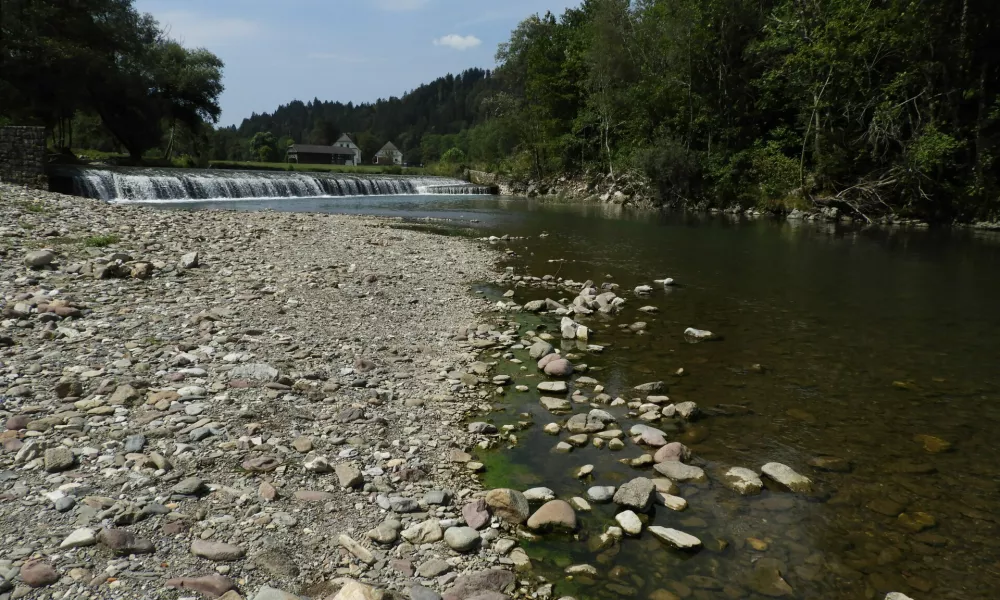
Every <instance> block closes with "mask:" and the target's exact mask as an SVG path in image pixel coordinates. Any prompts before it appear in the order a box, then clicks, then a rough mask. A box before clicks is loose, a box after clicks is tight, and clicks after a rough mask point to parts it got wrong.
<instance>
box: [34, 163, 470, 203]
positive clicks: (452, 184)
mask: <svg viewBox="0 0 1000 600" xmlns="http://www.w3.org/2000/svg"><path fill="white" fill-rule="evenodd" d="M54 176H55V177H58V178H63V179H67V180H68V181H69V185H68V186H67V187H68V188H69V189H70V190H71V191H72V193H73V194H75V195H77V196H85V197H87V198H97V199H100V200H106V201H108V202H156V201H161V202H170V201H186V200H236V199H244V198H247V199H249V198H325V197H339V196H387V195H393V196H402V195H418V194H438V195H453V194H489V193H490V189H489V188H488V187H486V186H480V185H474V184H471V183H469V182H467V181H462V180H460V179H453V178H449V177H424V176H421V177H408V176H406V175H364V174H358V175H354V174H342V173H307V172H269V171H219V170H195V169H146V168H126V167H112V168H101V169H95V168H79V169H78V168H61V169H60V170H59V171H58V172H56V173H55V174H54Z"/></svg>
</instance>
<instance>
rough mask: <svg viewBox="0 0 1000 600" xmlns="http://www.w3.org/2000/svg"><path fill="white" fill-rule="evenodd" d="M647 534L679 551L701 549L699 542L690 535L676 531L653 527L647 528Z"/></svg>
mask: <svg viewBox="0 0 1000 600" xmlns="http://www.w3.org/2000/svg"><path fill="white" fill-rule="evenodd" d="M649 533H651V534H653V537H655V538H656V539H658V540H660V541H661V542H665V543H667V544H670V545H671V546H673V547H674V548H678V549H680V550H693V549H695V548H700V547H701V540H699V539H698V538H696V537H694V536H693V535H691V534H688V533H684V532H683V531H678V530H677V529H671V528H669V527H660V526H659V525H653V526H650V527H649Z"/></svg>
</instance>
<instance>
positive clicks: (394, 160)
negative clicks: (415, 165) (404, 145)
mask: <svg viewBox="0 0 1000 600" xmlns="http://www.w3.org/2000/svg"><path fill="white" fill-rule="evenodd" d="M390 163H391V164H394V165H401V164H403V153H402V152H400V151H399V150H395V151H393V150H387V151H386V150H383V151H379V153H378V154H376V155H375V164H377V165H386V164H390Z"/></svg>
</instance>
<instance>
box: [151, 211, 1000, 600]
mask: <svg viewBox="0 0 1000 600" xmlns="http://www.w3.org/2000/svg"><path fill="white" fill-rule="evenodd" d="M160 206H163V207H164V208H183V209H188V210H193V209H199V208H230V209H237V210H246V209H261V208H271V209H274V210H295V211H310V212H338V213H363V214H379V215H388V216H401V217H406V218H413V219H419V218H425V217H431V218H435V219H448V220H449V223H450V224H452V225H455V226H458V227H459V229H461V230H464V231H469V229H470V228H472V230H473V231H474V235H477V236H485V235H498V236H499V235H503V234H508V235H511V236H517V237H523V238H524V239H518V240H513V241H510V242H506V243H502V244H500V245H501V247H503V248H509V249H511V250H513V251H514V252H515V253H516V256H515V257H514V258H513V259H512V260H511V261H510V262H508V263H507V264H509V265H511V266H513V267H514V268H515V272H516V273H518V274H530V275H536V276H542V275H546V274H552V275H558V276H559V277H566V278H571V279H573V280H576V281H585V280H587V279H593V280H594V281H595V282H596V283H597V284H598V285H600V283H602V282H605V281H608V282H614V283H617V284H619V285H620V286H621V291H620V294H621V295H623V296H625V297H627V298H628V303H627V305H626V306H625V308H624V310H623V311H622V313H621V314H619V315H617V316H615V317H604V318H598V317H593V318H590V319H588V320H586V321H584V322H585V323H586V324H587V325H588V326H590V327H591V329H592V330H593V331H594V334H593V337H592V341H593V342H594V343H598V344H601V345H605V346H606V350H605V351H604V352H603V353H601V354H587V353H581V354H583V355H584V356H583V358H581V359H580V360H581V361H582V362H586V363H587V364H588V365H589V366H590V367H591V369H592V371H591V372H588V373H587V375H588V376H590V377H594V378H596V379H598V380H599V381H600V382H601V383H602V384H603V385H604V386H605V387H606V388H607V391H608V393H610V394H611V395H612V396H614V395H618V394H621V395H623V396H624V397H626V398H627V399H631V398H633V397H636V396H637V394H635V393H634V392H631V388H632V386H634V385H637V384H640V383H643V382H646V381H651V380H664V381H665V382H667V384H668V386H669V391H668V392H667V395H669V396H670V399H671V401H672V402H682V401H688V400H691V401H695V402H697V403H698V405H699V406H700V407H701V408H702V411H703V413H704V416H703V417H702V418H701V419H699V420H697V421H694V422H693V423H688V424H678V425H674V424H670V423H661V424H658V426H659V427H662V428H663V429H665V430H667V431H668V433H670V434H671V436H672V437H673V439H678V440H681V441H683V442H684V443H686V445H687V446H688V447H689V448H690V449H691V450H692V452H693V454H694V459H693V460H692V463H693V464H696V465H698V466H701V467H703V468H704V469H705V471H706V472H707V473H708V476H709V482H708V483H705V484H692V485H681V487H680V492H679V495H680V496H682V497H684V498H685V499H687V501H688V508H687V510H685V511H683V512H673V511H670V510H667V509H665V508H664V507H662V506H657V507H655V509H654V512H652V513H651V514H650V521H649V524H651V525H652V524H656V525H663V526H667V527H673V528H676V529H680V530H683V531H685V532H688V533H691V534H693V535H696V536H698V537H699V538H700V539H701V540H702V542H703V543H704V548H703V549H702V550H701V551H700V552H697V553H694V554H688V553H680V552H678V551H674V550H671V549H669V548H667V547H666V546H664V545H662V544H661V543H659V542H658V541H656V540H655V539H653V538H652V537H651V536H650V535H649V534H648V533H643V535H642V536H641V537H639V538H626V539H625V540H623V542H622V543H621V544H620V545H617V546H614V547H612V548H610V549H606V548H598V547H597V544H596V541H597V536H598V535H599V534H600V533H601V532H603V531H604V530H605V529H606V527H607V526H608V525H612V524H614V520H613V518H614V512H615V510H614V508H613V506H611V505H600V506H599V505H594V506H593V509H594V510H593V512H591V513H581V514H580V515H579V517H580V521H581V531H580V532H579V533H578V535H577V536H576V537H575V538H573V537H570V536H558V535H549V536H546V537H544V538H543V539H542V540H541V541H539V542H528V543H525V544H524V546H525V548H526V550H527V551H528V554H529V555H530V556H531V557H532V560H533V564H534V570H533V573H534V574H537V575H543V576H545V577H547V578H548V579H549V581H552V582H553V583H555V584H556V597H559V596H563V595H573V596H575V597H576V598H578V599H579V600H584V599H588V598H625V597H635V598H650V599H651V600H671V599H673V598H694V599H699V600H700V599H717V598H718V599H723V598H764V597H769V596H770V597H774V596H779V595H787V596H788V597H794V598H807V599H828V598H829V599H845V600H846V599H853V598H882V597H883V596H884V595H885V594H886V593H887V592H890V591H898V592H903V593H906V594H908V595H909V596H911V597H913V598H915V599H917V600H923V599H930V598H949V599H952V598H953V599H963V600H968V599H979V598H983V599H988V598H1000V526H998V524H1000V452H998V449H1000V441H998V440H1000V343H998V339H997V337H998V334H1000V278H998V277H997V276H996V273H997V266H998V265H1000V239H998V238H996V237H993V236H989V235H979V234H973V233H970V232H961V231H954V232H950V231H910V232H906V231H893V230H885V229H878V230H861V229H857V228H849V227H836V226H832V225H821V224H806V223H802V224H795V223H792V222H773V221H769V220H760V221H742V222H739V221H732V220H729V219H725V218H721V217H707V216H690V215H688V216H684V215H652V214H638V215H635V214H628V213H624V212H622V211H620V210H617V209H615V208H608V207H598V206H582V207H581V206H570V205H552V204H549V205H546V204H542V203H538V202H534V201H529V200H525V199H511V198H500V199H498V198H492V197H469V196H460V197H446V196H440V197H413V196H401V197H380V198H359V199H303V200H278V201H273V200H261V201H240V202H218V203H211V202H202V203H186V204H183V205H162V204H161V205H160ZM543 233H545V234H548V235H547V236H544V237H540V234H543ZM553 261H557V262H553ZM664 277H672V278H674V279H675V280H676V282H677V283H678V284H679V285H677V286H676V287H674V288H671V289H670V290H666V289H664V288H662V287H659V286H654V292H653V293H652V295H651V296H649V297H648V298H641V299H640V298H635V297H634V296H633V294H632V293H631V290H632V289H633V288H634V287H635V286H636V285H639V284H652V282H653V280H654V279H662V278H664ZM505 289H506V288H503V289H494V288H489V287H487V288H484V289H483V291H484V293H486V294H489V295H491V296H496V298H497V299H499V297H500V294H501V293H502V292H504V291H505ZM515 291H516V296H515V300H516V301H517V302H519V303H523V302H526V301H528V300H532V299H542V298H545V297H546V296H549V297H552V298H553V299H560V298H564V299H572V295H571V294H568V293H566V292H562V291H559V290H554V289H553V290H548V291H546V290H542V289H532V288H516V290H515ZM646 305H651V306H655V307H656V308H657V309H659V310H658V312H657V313H655V314H645V313H642V312H639V311H638V308H639V307H641V306H646ZM511 319H512V320H517V321H520V322H521V323H522V331H525V330H527V329H530V328H536V327H538V326H540V325H547V326H548V327H549V328H550V329H555V330H557V329H558V321H557V318H556V317H546V316H542V317H534V316H531V317H529V316H526V315H520V314H514V315H512V316H511ZM635 321H644V322H646V324H647V326H646V329H645V331H644V332H643V333H642V334H636V333H633V332H632V331H631V330H628V329H622V328H621V327H620V326H621V325H624V324H630V323H633V322H635ZM687 327H697V328H702V329H709V330H711V331H713V332H715V333H717V334H719V335H721V336H722V338H723V339H722V340H721V341H714V342H704V343H689V342H687V341H685V339H684V337H683V335H682V333H683V331H684V329H685V328H687ZM556 333H558V332H556ZM569 350H570V351H573V349H572V348H570V349H569ZM519 356H520V355H519ZM523 358H527V357H526V356H524V357H523ZM499 360H500V362H501V363H502V364H501V365H500V367H499V369H500V370H501V372H506V373H510V374H512V375H513V376H514V378H515V379H516V380H518V382H524V383H528V384H530V385H531V388H532V392H530V393H523V394H521V393H516V392H514V391H513V390H510V391H508V393H507V394H505V395H504V396H502V397H499V398H498V399H497V402H496V409H497V411H496V412H495V413H493V414H492V415H491V416H490V418H491V420H493V421H494V422H495V423H496V424H497V425H503V424H515V423H518V422H525V421H530V422H531V423H533V424H532V426H530V427H527V428H525V429H523V430H520V431H518V432H517V434H516V435H517V438H518V439H517V443H516V445H513V446H510V445H509V444H508V445H505V446H503V447H502V448H500V449H497V450H491V451H488V452H484V453H482V456H481V458H482V460H483V462H485V463H486V464H487V467H488V469H487V471H486V473H485V474H484V479H485V482H486V483H487V485H489V486H491V487H497V486H509V487H514V488H517V489H522V490H523V489H527V488H530V487H535V486H546V487H549V488H552V489H553V490H554V491H555V492H556V494H557V495H558V496H559V497H561V498H566V499H569V498H570V497H573V496H584V497H585V492H586V489H587V488H588V487H590V486H591V485H620V484H621V483H624V482H626V481H628V480H630V479H632V478H633V477H637V476H647V477H656V476H657V475H656V474H655V473H653V472H652V471H650V470H649V469H646V470H644V471H640V470H636V469H634V468H632V467H630V466H626V465H624V464H621V463H620V462H618V461H619V459H621V458H635V457H637V456H639V455H640V454H642V453H643V452H644V451H643V450H642V449H640V448H639V447H637V446H635V445H634V444H632V443H631V442H630V441H629V442H627V445H626V448H625V449H624V450H621V451H620V452H612V451H610V450H608V449H607V448H604V449H598V448H595V447H594V446H586V447H583V448H578V449H576V450H574V451H573V452H572V453H570V454H553V453H552V452H551V449H552V448H553V447H554V446H555V444H556V442H557V441H558V439H557V438H555V437H553V436H550V435H547V434H545V433H544V432H543V431H542V426H543V425H545V424H546V423H549V422H553V421H561V420H563V419H565V416H563V417H558V416H555V415H552V414H550V413H548V411H546V410H545V409H544V408H543V407H542V406H541V405H540V404H539V402H538V394H537V393H535V392H534V382H535V381H537V379H529V378H528V375H529V374H534V373H536V370H535V369H534V367H533V366H531V367H530V368H529V369H527V370H522V369H520V368H519V367H518V366H517V365H514V364H510V363H506V362H505V361H504V360H503V359H499ZM526 364H530V362H529V361H526ZM680 368H683V369H684V376H677V375H676V374H675V373H676V372H677V370H678V369H680ZM533 376H535V377H537V376H536V375H533ZM588 408H589V407H587V406H586V405H584V406H582V407H581V410H585V409H588ZM604 408H607V407H604ZM610 411H611V412H612V413H613V414H615V416H617V417H618V419H619V422H620V424H621V425H622V427H623V429H625V431H626V432H627V431H628V428H629V427H630V426H631V425H632V424H635V423H637V422H638V421H637V420H636V418H635V415H634V414H633V415H631V416H629V414H628V412H627V410H625V409H624V407H621V408H613V409H610ZM525 414H527V415H529V418H526V417H525ZM925 436H933V437H932V438H928V437H925ZM562 437H565V434H564V435H563V436H562ZM508 446H510V447H508ZM818 456H825V457H836V458H839V459H843V461H845V462H846V463H847V464H848V465H849V470H847V471H843V470H840V471H824V470H818V469H815V468H813V467H811V466H810V465H809V461H810V459H813V458H815V457H818ZM771 461H777V462H781V463H784V464H787V465H789V466H790V467H792V468H793V469H795V470H797V471H798V472H800V473H802V474H804V475H807V476H808V477H810V478H811V479H812V480H813V482H814V491H813V492H812V493H809V494H793V493H789V492H783V491H781V490H778V489H774V488H772V487H771V486H768V488H767V489H765V491H764V492H763V493H762V494H761V495H758V496H751V497H742V496H739V495H737V494H735V493H733V492H731V491H730V490H728V489H727V488H725V487H724V486H722V485H721V484H720V483H719V475H720V474H721V473H722V472H724V471H725V470H726V469H728V468H729V467H731V466H742V467H748V468H751V469H754V470H759V468H760V466H761V465H763V464H764V463H767V462H771ZM584 464H593V465H594V466H595V470H594V475H593V477H591V478H589V479H587V480H583V481H581V480H578V479H576V478H575V477H574V472H575V470H576V469H577V468H579V467H580V466H581V465H584ZM583 563H586V564H590V565H593V566H594V567H596V568H597V571H598V575H597V576H596V577H590V576H574V577H568V576H566V575H565V574H564V573H563V570H564V569H565V568H566V567H567V566H570V565H574V564H583ZM777 574H780V576H781V578H782V579H783V580H784V582H785V583H786V584H787V587H786V585H784V584H782V583H781V582H779V581H777V580H776V577H777V576H778V575H777ZM789 588H790V589H789Z"/></svg>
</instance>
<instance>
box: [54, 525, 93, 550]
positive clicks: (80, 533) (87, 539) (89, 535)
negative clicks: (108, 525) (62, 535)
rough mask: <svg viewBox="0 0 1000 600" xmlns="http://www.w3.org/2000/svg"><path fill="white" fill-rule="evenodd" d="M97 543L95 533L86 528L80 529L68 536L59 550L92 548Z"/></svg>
mask: <svg viewBox="0 0 1000 600" xmlns="http://www.w3.org/2000/svg"><path fill="white" fill-rule="evenodd" d="M96 543H97V533H96V532H95V531H94V530H93V529H90V528H88V527H81V528H80V529H77V530H76V531H74V532H73V533H71V534H69V535H68V536H67V537H66V539H65V540H63V542H62V543H61V544H59V547H60V548H82V547H84V546H93V545H94V544H96Z"/></svg>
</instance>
